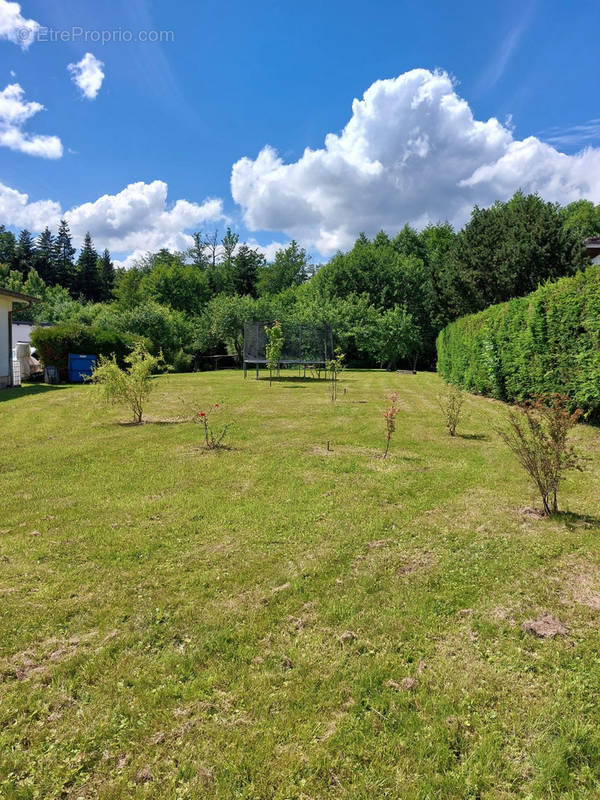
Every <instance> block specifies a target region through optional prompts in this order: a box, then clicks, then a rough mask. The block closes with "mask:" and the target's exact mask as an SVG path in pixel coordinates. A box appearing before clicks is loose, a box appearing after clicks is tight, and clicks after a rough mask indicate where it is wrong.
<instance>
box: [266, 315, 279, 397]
mask: <svg viewBox="0 0 600 800" xmlns="http://www.w3.org/2000/svg"><path fill="white" fill-rule="evenodd" d="M265 334H266V336H267V344H266V348H265V355H266V359H267V367H268V369H269V385H270V384H271V378H272V376H273V370H274V369H276V370H279V362H280V361H281V353H282V352H283V330H282V328H281V323H280V322H274V323H273V325H271V326H269V325H265Z"/></svg>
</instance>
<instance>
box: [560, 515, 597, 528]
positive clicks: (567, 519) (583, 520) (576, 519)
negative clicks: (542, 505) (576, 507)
mask: <svg viewBox="0 0 600 800" xmlns="http://www.w3.org/2000/svg"><path fill="white" fill-rule="evenodd" d="M550 519H554V520H560V522H564V523H565V525H566V526H567V528H568V529H569V530H574V529H575V528H579V527H581V526H582V525H584V526H585V527H587V528H600V517H595V516H593V515H592V514H576V513H575V512H574V511H557V513H556V514H554V515H553V516H552V517H550Z"/></svg>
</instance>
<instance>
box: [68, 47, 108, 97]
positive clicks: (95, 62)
mask: <svg viewBox="0 0 600 800" xmlns="http://www.w3.org/2000/svg"><path fill="white" fill-rule="evenodd" d="M67 69H68V71H69V72H70V74H71V80H72V81H73V83H74V84H75V85H76V86H77V87H79V89H80V90H81V93H82V94H83V96H84V97H85V98H87V99H88V100H95V99H96V97H97V96H98V92H99V91H100V87H101V86H102V81H103V80H104V63H103V62H102V61H100V59H98V58H96V56H95V55H93V54H92V53H86V54H85V55H84V57H83V58H82V59H81V61H78V62H77V63H76V64H68V65H67Z"/></svg>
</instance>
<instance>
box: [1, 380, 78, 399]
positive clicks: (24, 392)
mask: <svg viewBox="0 0 600 800" xmlns="http://www.w3.org/2000/svg"><path fill="white" fill-rule="evenodd" d="M68 388H69V386H67V385H65V386H61V385H59V386H50V385H48V384H46V383H31V384H26V385H24V386H13V387H12V388H10V389H1V390H0V403H5V402H6V401H7V400H18V399H19V398H20V397H31V396H32V395H38V394H45V393H46V392H60V391H61V390H62V389H68Z"/></svg>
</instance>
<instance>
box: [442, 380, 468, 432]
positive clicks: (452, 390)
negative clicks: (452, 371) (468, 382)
mask: <svg viewBox="0 0 600 800" xmlns="http://www.w3.org/2000/svg"><path fill="white" fill-rule="evenodd" d="M464 402H465V393H464V392H463V390H462V389H461V388H460V387H459V386H454V385H453V384H451V383H449V384H448V385H447V386H446V389H445V391H444V392H443V394H441V395H440V396H439V397H438V405H439V407H440V410H441V412H442V415H443V417H444V423H445V425H446V428H447V429H448V433H449V434H450V436H456V428H457V427H458V423H459V422H460V418H461V416H462V408H463V404H464Z"/></svg>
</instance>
